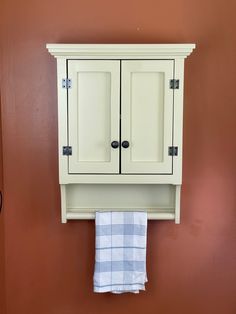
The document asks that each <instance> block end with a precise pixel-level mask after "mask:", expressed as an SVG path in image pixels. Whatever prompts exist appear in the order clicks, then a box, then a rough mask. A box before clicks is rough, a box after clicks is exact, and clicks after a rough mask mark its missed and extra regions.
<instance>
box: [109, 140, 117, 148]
mask: <svg viewBox="0 0 236 314" xmlns="http://www.w3.org/2000/svg"><path fill="white" fill-rule="evenodd" d="M111 147H112V148H118V147H119V142H117V141H113V142H111Z"/></svg>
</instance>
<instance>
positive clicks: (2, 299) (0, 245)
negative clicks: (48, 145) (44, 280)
mask: <svg viewBox="0 0 236 314" xmlns="http://www.w3.org/2000/svg"><path fill="white" fill-rule="evenodd" d="M1 121H2V119H1V93H0V191H1V193H2V195H3V167H2V157H3V156H2V155H3V154H2V136H1V134H2V124H1ZM2 200H3V199H2ZM2 200H0V202H1V201H2ZM2 206H3V203H2ZM4 221H5V219H4V212H3V208H1V207H0V310H2V312H3V313H4V312H5V310H6V307H5V306H6V289H5V247H4V242H5V241H4V240H5V230H4Z"/></svg>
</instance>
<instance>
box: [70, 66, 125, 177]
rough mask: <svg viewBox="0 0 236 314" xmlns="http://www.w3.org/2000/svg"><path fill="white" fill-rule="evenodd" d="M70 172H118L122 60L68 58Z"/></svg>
mask: <svg viewBox="0 0 236 314" xmlns="http://www.w3.org/2000/svg"><path fill="white" fill-rule="evenodd" d="M68 78H70V79H71V80H72V86H71V88H69V89H68V142H69V145H70V146H72V155H71V156H69V173H118V172H119V147H118V148H116V149H115V148H112V147H111V142H112V141H119V121H120V113H119V108H120V61H113V60H106V61H104V60H69V61H68Z"/></svg>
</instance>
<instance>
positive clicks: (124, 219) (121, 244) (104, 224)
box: [94, 211, 147, 293]
mask: <svg viewBox="0 0 236 314" xmlns="http://www.w3.org/2000/svg"><path fill="white" fill-rule="evenodd" d="M95 223H96V254H95V271H94V292H112V293H123V292H133V293H139V290H145V282H146V281H147V275H146V243H147V213H146V212H128V211H127V212H96V222H95Z"/></svg>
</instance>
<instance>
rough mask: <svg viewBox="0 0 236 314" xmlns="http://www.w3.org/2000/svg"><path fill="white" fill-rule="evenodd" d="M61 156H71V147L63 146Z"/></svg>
mask: <svg viewBox="0 0 236 314" xmlns="http://www.w3.org/2000/svg"><path fill="white" fill-rule="evenodd" d="M62 155H65V156H71V155H72V147H71V146H63V147H62Z"/></svg>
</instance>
